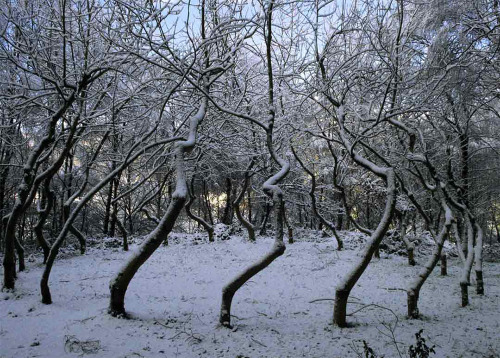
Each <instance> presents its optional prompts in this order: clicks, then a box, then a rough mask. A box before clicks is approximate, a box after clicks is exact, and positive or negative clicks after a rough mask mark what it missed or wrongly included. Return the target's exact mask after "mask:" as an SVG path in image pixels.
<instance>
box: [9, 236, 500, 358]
mask: <svg viewBox="0 0 500 358" xmlns="http://www.w3.org/2000/svg"><path fill="white" fill-rule="evenodd" d="M297 239H298V240H299V241H298V242H296V243H294V244H291V245H287V251H286V252H285V254H284V255H283V256H282V257H280V258H278V259H277V260H276V261H275V262H273V263H272V264H271V266H270V267H268V268H267V269H266V270H264V271H263V272H262V273H260V274H258V275H257V276H255V277H254V278H253V279H252V280H251V281H250V282H248V283H247V284H246V285H245V286H243V287H242V289H241V290H240V291H238V292H237V294H236V296H235V299H234V301H233V307H232V313H233V314H234V315H235V316H236V317H235V318H233V322H232V323H233V324H234V325H235V328H234V329H233V330H228V329H226V328H221V327H219V326H218V325H217V322H218V314H219V305H220V299H221V289H222V287H223V286H224V285H225V284H226V283H227V282H228V280H229V279H231V278H232V277H233V276H234V275H235V274H237V273H239V272H240V271H241V270H242V268H244V267H246V266H247V265H248V264H250V263H252V262H254V261H255V260H257V259H259V258H260V257H261V255H263V254H264V253H265V252H266V251H267V250H268V249H269V247H270V246H271V245H272V239H270V238H267V239H262V238H260V239H259V238H258V241H257V243H255V244H252V243H249V242H246V241H244V240H243V239H242V238H240V237H233V238H232V239H231V240H227V241H218V242H216V243H213V244H208V243H202V244H198V245H194V244H193V242H192V240H190V239H189V238H185V240H181V243H179V244H173V245H171V246H168V247H164V246H162V247H161V248H160V249H158V251H157V252H156V253H155V254H154V255H153V256H152V257H151V259H150V260H149V261H148V262H147V263H146V264H145V265H144V266H143V267H142V268H141V270H140V271H139V272H138V274H137V275H136V277H135V278H134V279H133V280H132V283H131V285H130V287H129V290H128V293H127V296H126V304H125V306H126V309H127V310H128V312H129V313H131V315H132V317H133V319H131V320H124V319H117V318H113V317H111V316H109V315H108V314H107V313H106V311H107V305H108V296H109V291H108V284H109V281H110V279H111V278H112V277H113V276H114V275H115V274H116V272H117V270H118V268H119V267H120V266H121V264H122V263H123V262H124V261H125V260H126V259H127V257H128V256H129V255H130V253H125V252H122V251H120V250H119V249H106V250H102V249H99V250H97V249H92V248H90V250H89V253H88V254H87V255H85V256H76V257H72V258H67V259H61V260H59V261H56V264H55V266H54V269H53V274H52V278H51V290H52V294H53V300H54V303H53V304H52V305H43V304H42V303H41V302H40V296H39V292H38V287H39V279H40V277H41V274H42V269H43V266H42V265H41V264H34V263H29V264H28V266H29V270H28V271H27V272H25V273H20V274H19V279H18V281H17V288H16V291H15V292H14V293H5V292H3V293H0V298H1V300H0V357H14V356H15V357H17V358H21V357H63V356H68V357H71V356H82V355H85V354H89V355H91V356H92V357H198V356H201V357H233V358H234V357H238V356H239V357H252V358H254V357H357V355H356V353H355V352H354V348H356V349H357V350H358V351H360V352H362V349H361V347H362V340H366V341H367V342H368V344H369V345H370V346H371V347H372V348H373V349H374V350H375V351H376V353H377V355H378V356H384V357H386V358H388V357H398V353H397V351H396V347H395V344H394V342H393V340H392V338H390V337H389V336H390V332H389V327H394V325H395V324H396V320H397V326H396V328H395V330H394V335H395V340H396V341H397V342H401V343H398V347H399V349H400V351H401V352H402V356H405V352H407V351H408V345H409V344H415V338H414V334H415V333H416V332H417V331H419V330H420V329H424V333H423V334H424V336H425V337H427V338H428V340H427V342H428V343H429V344H430V345H436V347H435V350H436V352H437V353H436V355H435V356H432V355H431V357H464V358H465V357H467V358H468V357H497V356H498V352H500V340H499V339H498V332H500V319H499V318H500V298H499V297H500V264H499V263H490V262H485V263H484V280H485V291H486V295H485V296H484V297H479V296H477V295H476V294H475V289H474V287H471V288H470V291H469V292H470V301H471V305H470V306H469V307H467V308H461V307H460V289H459V276H460V271H461V264H460V262H459V259H458V258H456V259H450V260H449V262H448V264H449V267H448V272H449V276H447V277H441V276H439V272H438V271H439V270H435V272H433V273H432V274H431V276H430V278H429V280H428V281H427V282H426V283H425V285H424V286H423V288H422V290H421V294H420V296H421V298H420V303H419V308H420V311H421V312H422V313H423V318H422V319H420V320H408V319H407V318H405V314H406V292H404V291H402V290H401V289H403V288H404V287H406V285H407V284H406V283H407V282H409V281H410V279H411V278H413V277H415V275H417V273H418V271H419V270H420V267H419V265H417V266H415V267H409V266H407V264H406V261H407V259H406V258H402V257H401V258H400V257H397V256H390V257H386V258H382V259H380V260H377V259H373V260H372V263H371V264H370V265H369V266H368V269H367V271H366V272H365V274H364V275H363V276H362V278H361V279H360V281H359V282H358V284H357V285H356V287H355V288H354V289H353V291H352V295H351V298H350V301H352V302H355V303H356V304H349V306H348V311H349V312H352V311H354V310H357V309H359V308H361V307H362V305H361V303H364V304H376V305H379V306H383V307H386V308H389V309H390V310H392V311H393V312H394V314H393V313H391V312H390V311H389V310H386V309H382V308H379V307H376V306H370V307H367V308H366V309H364V310H362V311H360V312H358V313H356V314H355V315H354V316H350V317H348V320H349V322H351V323H353V325H354V326H353V327H351V328H346V329H340V328H337V327H334V326H332V325H331V320H332V314H333V312H332V307H333V301H329V300H324V301H318V302H315V303H310V301H312V300H315V299H322V298H323V299H324V298H327V299H331V298H333V295H334V288H335V286H336V284H337V283H338V282H339V281H340V279H341V278H342V276H343V275H344V274H345V273H346V272H347V271H348V270H349V268H350V267H351V266H352V265H353V264H354V263H355V262H356V261H357V259H358V258H357V257H356V255H357V254H358V251H357V250H346V251H342V252H338V251H336V250H335V243H334V239H333V238H330V239H320V240H318V242H307V241H300V239H301V238H300V237H298V238H297ZM419 259H420V262H419V263H420V264H422V263H424V262H425V261H424V259H423V258H419ZM386 334H389V336H386ZM84 341H90V342H88V343H87V344H84V345H83V346H82V344H81V342H84ZM82 347H83V348H82ZM82 349H83V350H82Z"/></svg>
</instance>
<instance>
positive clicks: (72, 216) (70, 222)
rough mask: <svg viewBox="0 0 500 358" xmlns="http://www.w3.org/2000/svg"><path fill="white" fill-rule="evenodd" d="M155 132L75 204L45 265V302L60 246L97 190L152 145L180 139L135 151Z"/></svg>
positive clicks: (45, 301)
mask: <svg viewBox="0 0 500 358" xmlns="http://www.w3.org/2000/svg"><path fill="white" fill-rule="evenodd" d="M153 132H154V130H151V131H150V132H148V133H147V134H146V135H145V136H143V138H141V139H140V140H138V141H137V142H136V143H135V144H134V145H133V146H132V148H131V149H130V150H129V152H128V154H127V156H126V158H128V159H126V160H125V161H123V162H122V164H121V165H120V166H118V168H116V169H115V170H114V171H112V172H111V173H109V174H108V175H107V176H106V177H105V178H104V179H102V180H101V181H100V182H98V183H97V184H96V185H94V187H92V189H90V190H89V191H88V192H87V193H86V194H85V195H84V196H83V197H82V198H81V199H80V201H79V202H78V204H77V205H76V206H75V208H74V209H73V210H72V211H71V213H70V214H69V217H68V218H67V219H66V221H65V222H64V226H63V228H62V229H61V232H60V233H59V235H58V236H57V238H56V240H55V241H54V243H53V244H52V247H51V249H50V252H49V256H48V258H47V263H46V265H45V269H44V271H43V274H42V279H41V280H40V291H41V294H42V302H43V303H45V304H51V303H52V297H51V294H50V289H49V278H50V273H51V270H52V266H53V265H54V261H55V259H56V257H57V254H58V253H59V250H60V248H61V246H62V244H63V242H64V239H65V238H66V235H67V234H68V232H69V231H70V229H71V226H72V225H73V222H74V221H75V219H76V218H77V216H78V214H79V213H80V211H81V210H82V209H83V208H84V207H85V205H86V204H87V203H88V202H89V201H90V200H91V199H92V198H93V197H94V195H95V194H96V193H97V192H99V191H100V190H101V189H102V188H103V187H104V186H106V184H108V183H109V182H110V181H111V180H112V179H113V178H114V177H115V176H116V175H117V174H118V173H119V172H121V171H122V170H123V169H124V168H125V167H126V166H128V165H130V164H131V163H132V162H133V161H134V160H135V159H137V158H138V157H139V156H140V155H141V154H142V153H144V152H146V151H147V149H149V148H152V147H154V146H156V145H159V144H166V143H169V142H172V141H176V140H179V137H172V138H168V139H164V140H161V141H158V142H155V143H152V144H150V145H147V146H145V147H144V148H142V149H140V150H138V151H136V152H135V153H134V150H136V149H137V147H138V146H139V145H140V144H141V143H143V141H144V140H146V139H147V138H149V137H150V136H151V135H152V134H153ZM105 138H106V136H104V137H103V140H101V144H102V143H103V142H104V140H105ZM98 152H99V150H97V151H96V153H95V154H94V159H95V157H96V156H97V153H98ZM87 173H88V172H87ZM87 173H86V175H88V174H87ZM86 184H87V180H85V182H84V183H83V184H82V186H81V188H80V190H79V191H78V192H76V193H75V194H73V196H72V197H71V198H70V199H68V200H70V201H72V200H74V198H76V197H77V196H78V195H79V194H81V192H83V190H84V189H85V186H86Z"/></svg>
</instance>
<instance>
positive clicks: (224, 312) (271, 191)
mask: <svg viewBox="0 0 500 358" xmlns="http://www.w3.org/2000/svg"><path fill="white" fill-rule="evenodd" d="M273 6H274V1H273V0H271V1H270V3H269V6H268V8H267V10H266V20H267V24H266V25H267V26H266V34H265V35H266V36H265V40H266V60H267V74H268V81H269V83H268V86H269V88H268V105H269V117H268V120H267V123H266V124H263V123H260V122H259V121H258V120H254V122H259V125H260V126H261V127H262V128H263V129H264V130H265V131H266V145H267V149H268V151H269V154H270V156H271V158H272V159H273V160H274V161H275V162H276V163H277V164H278V165H279V166H280V168H281V169H280V171H279V172H277V173H276V174H274V175H273V176H272V177H270V178H269V179H267V180H266V181H265V182H264V184H263V189H264V193H266V195H267V196H268V197H270V198H272V200H273V202H274V210H275V236H274V244H273V247H272V248H271V250H270V251H269V252H268V253H267V254H266V255H264V257H262V258H261V259H260V260H259V261H257V262H256V263H254V264H252V265H250V266H249V267H248V268H247V269H245V270H244V271H243V272H242V273H240V274H239V275H237V276H236V277H235V278H234V279H233V280H231V282H229V283H228V284H227V285H226V286H224V288H223V289H222V303H221V308H220V316H219V322H220V324H221V325H222V326H224V327H228V328H229V327H231V303H232V300H233V297H234V295H235V293H236V291H238V289H239V288H240V287H241V286H243V285H244V284H245V282H247V281H248V280H249V279H251V278H252V277H253V276H255V275H256V274H257V273H259V272H260V271H262V270H263V269H265V268H266V267H267V266H269V264H271V263H272V262H273V261H274V260H275V259H276V258H278V257H280V256H281V255H283V253H284V252H285V249H286V246H285V243H284V241H283V226H284V211H285V203H284V201H283V191H282V190H281V189H280V187H279V186H278V184H279V183H280V182H281V181H282V180H283V179H284V178H285V177H286V175H287V174H288V172H289V171H290V164H289V162H288V161H286V160H284V159H283V158H281V157H279V156H278V154H277V153H276V152H275V150H274V146H273V128H274V119H275V116H276V112H275V107H274V86H273V73H272V62H271V41H272V12H273Z"/></svg>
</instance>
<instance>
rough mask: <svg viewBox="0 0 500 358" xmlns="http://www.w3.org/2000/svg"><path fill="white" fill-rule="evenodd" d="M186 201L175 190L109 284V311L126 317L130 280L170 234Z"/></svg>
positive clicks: (183, 196) (113, 314) (114, 314)
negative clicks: (132, 253)
mask: <svg viewBox="0 0 500 358" xmlns="http://www.w3.org/2000/svg"><path fill="white" fill-rule="evenodd" d="M185 201H186V197H185V195H182V193H181V192H177V193H175V192H174V197H173V198H172V201H171V202H170V205H169V207H168V209H167V211H166V213H165V215H164V216H163V218H162V219H161V221H160V223H159V224H158V226H157V227H156V228H155V229H154V230H153V232H151V233H150V234H149V235H148V237H147V238H146V240H145V242H144V244H143V245H142V246H141V248H140V249H139V250H138V251H137V252H136V253H135V254H134V255H133V256H132V257H131V258H130V259H129V261H128V262H127V263H126V264H125V265H124V266H123V267H122V269H121V270H120V271H119V272H118V274H117V275H116V277H115V278H114V279H113V280H112V281H111V283H110V285H109V290H110V294H111V295H110V300H109V309H108V312H109V313H110V314H111V315H112V316H115V317H117V316H123V317H126V311H125V294H126V292H127V288H128V285H129V284H130V281H132V278H133V277H134V275H135V274H136V272H137V270H139V268H140V267H141V266H142V264H144V263H145V262H146V261H147V259H148V258H149V257H150V256H151V255H152V254H153V253H154V252H155V251H156V249H157V248H158V247H159V246H160V245H161V243H162V242H163V240H164V239H165V238H166V237H167V236H168V235H169V234H170V232H171V231H172V228H173V227H174V224H175V221H176V220H177V217H178V216H179V214H180V212H181V210H182V208H183V207H184V203H185Z"/></svg>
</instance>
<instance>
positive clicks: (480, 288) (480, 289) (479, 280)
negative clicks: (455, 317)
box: [474, 223, 484, 295]
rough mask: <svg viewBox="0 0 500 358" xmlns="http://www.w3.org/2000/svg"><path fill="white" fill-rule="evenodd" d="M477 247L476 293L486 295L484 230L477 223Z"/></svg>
mask: <svg viewBox="0 0 500 358" xmlns="http://www.w3.org/2000/svg"><path fill="white" fill-rule="evenodd" d="M476 233H477V236H476V246H475V250H474V256H475V262H476V267H475V270H476V293H477V294H478V295H484V281H483V230H482V229H481V226H480V225H479V224H477V223H476Z"/></svg>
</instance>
